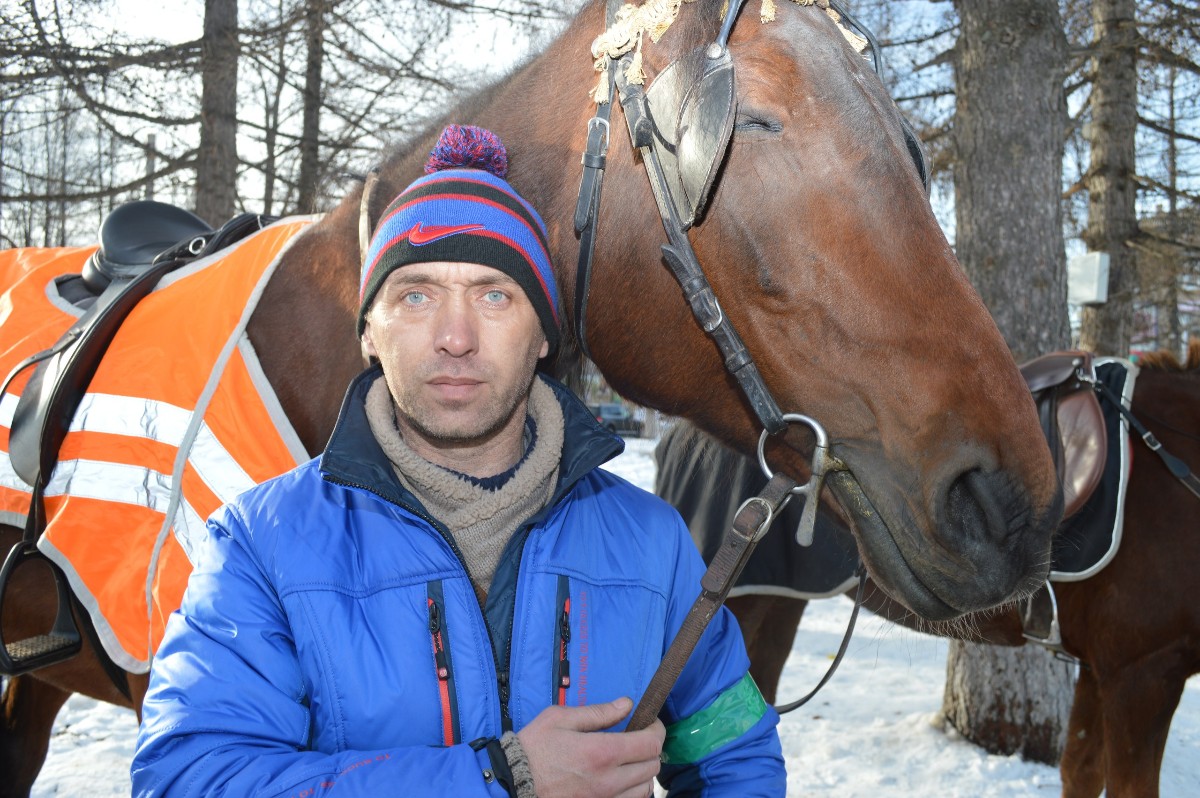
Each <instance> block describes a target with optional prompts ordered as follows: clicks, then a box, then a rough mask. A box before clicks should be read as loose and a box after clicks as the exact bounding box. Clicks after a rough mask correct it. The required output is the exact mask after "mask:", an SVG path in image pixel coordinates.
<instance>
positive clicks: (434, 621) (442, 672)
mask: <svg viewBox="0 0 1200 798" xmlns="http://www.w3.org/2000/svg"><path fill="white" fill-rule="evenodd" d="M429 633H430V634H431V635H432V636H433V659H434V662H435V664H436V665H437V675H438V679H440V680H442V681H443V682H444V681H446V680H447V679H449V678H450V665H449V663H447V662H446V647H445V645H444V644H443V642H442V622H441V619H440V618H439V617H438V606H437V604H436V603H435V602H434V600H433V599H429Z"/></svg>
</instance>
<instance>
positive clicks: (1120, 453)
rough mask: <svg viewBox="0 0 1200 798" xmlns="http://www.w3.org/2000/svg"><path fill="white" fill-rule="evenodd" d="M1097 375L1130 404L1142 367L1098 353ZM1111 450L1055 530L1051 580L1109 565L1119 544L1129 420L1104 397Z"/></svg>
mask: <svg viewBox="0 0 1200 798" xmlns="http://www.w3.org/2000/svg"><path fill="white" fill-rule="evenodd" d="M1095 368H1096V379H1098V380H1100V381H1101V382H1103V383H1104V384H1105V385H1107V386H1108V387H1109V389H1110V390H1112V392H1113V393H1114V394H1115V395H1117V396H1119V397H1121V401H1122V403H1123V404H1124V405H1125V407H1126V408H1129V406H1130V403H1131V401H1132V399H1133V386H1134V383H1135V382H1136V380H1137V374H1138V368H1137V366H1135V365H1134V364H1133V363H1131V362H1129V361H1128V360H1124V359H1121V358H1096V360H1095ZM1100 409H1101V410H1102V411H1103V413H1104V429H1105V432H1106V434H1107V436H1108V452H1107V457H1106V459H1105V462H1104V473H1103V475H1102V476H1101V478H1100V484H1099V485H1097V486H1096V489H1095V491H1094V492H1093V493H1092V496H1091V498H1090V499H1088V501H1087V503H1086V504H1085V505H1084V506H1083V507H1082V508H1081V509H1080V510H1079V512H1077V513H1076V514H1075V515H1073V516H1071V517H1070V518H1068V519H1066V520H1065V521H1063V523H1062V525H1061V526H1059V528H1058V532H1057V533H1056V534H1055V536H1054V544H1053V555H1052V561H1051V570H1050V580H1051V581H1053V582H1075V581H1078V580H1080V579H1087V578H1088V577H1089V576H1093V575H1094V574H1096V572H1098V571H1099V570H1100V569H1101V568H1103V567H1104V566H1106V565H1108V563H1109V562H1110V561H1111V560H1112V558H1113V556H1114V555H1116V553H1117V549H1118V548H1119V547H1120V545H1121V528H1122V526H1123V523H1124V520H1125V488H1126V486H1127V484H1128V482H1129V469H1130V461H1131V457H1132V452H1131V448H1130V446H1131V445H1130V441H1129V425H1128V424H1127V423H1126V422H1125V420H1124V419H1122V418H1121V414H1120V412H1119V411H1118V410H1117V408H1115V407H1113V406H1112V403H1111V402H1108V401H1104V400H1101V402H1100Z"/></svg>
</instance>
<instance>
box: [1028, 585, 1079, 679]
mask: <svg viewBox="0 0 1200 798" xmlns="http://www.w3.org/2000/svg"><path fill="white" fill-rule="evenodd" d="M1047 614H1049V616H1050V624H1049V626H1044V622H1045V617H1046V615H1047ZM1043 632H1044V634H1043ZM1021 634H1022V636H1023V637H1024V638H1025V639H1026V640H1028V641H1029V642H1031V643H1037V644H1038V645H1039V646H1041V647H1042V648H1045V649H1046V650H1047V651H1049V652H1050V653H1051V654H1053V655H1054V658H1055V659H1057V660H1062V661H1063V662H1072V663H1075V662H1079V658H1078V657H1076V656H1074V655H1073V654H1070V653H1069V652H1068V651H1067V650H1066V649H1065V648H1063V639H1062V629H1061V628H1060V627H1059V625H1058V599H1057V598H1056V597H1055V595H1054V585H1052V584H1051V583H1050V580H1046V584H1045V586H1044V587H1043V588H1042V589H1040V590H1038V591H1037V592H1036V593H1034V594H1033V595H1032V596H1030V597H1029V598H1027V599H1026V600H1025V611H1024V612H1023V613H1022V614H1021Z"/></svg>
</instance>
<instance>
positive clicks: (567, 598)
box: [551, 575, 571, 706]
mask: <svg viewBox="0 0 1200 798" xmlns="http://www.w3.org/2000/svg"><path fill="white" fill-rule="evenodd" d="M556 606H557V607H558V613H557V618H556V621H557V623H556V624H555V625H556V626H557V627H558V636H557V644H558V645H557V648H558V656H557V657H555V663H554V693H553V696H552V698H551V702H552V703H555V704H558V705H559V706H566V704H567V688H568V687H570V686H571V661H570V659H569V658H568V656H567V654H568V644H569V643H570V642H571V592H570V582H569V581H568V579H567V577H566V576H561V575H560V576H559V577H558V601H557V602H556Z"/></svg>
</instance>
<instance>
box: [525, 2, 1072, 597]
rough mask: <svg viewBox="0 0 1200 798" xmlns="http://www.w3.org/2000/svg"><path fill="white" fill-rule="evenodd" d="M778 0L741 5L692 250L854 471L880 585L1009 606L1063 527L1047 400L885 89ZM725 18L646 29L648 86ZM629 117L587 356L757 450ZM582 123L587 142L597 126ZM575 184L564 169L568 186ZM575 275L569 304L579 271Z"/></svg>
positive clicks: (619, 148) (785, 400)
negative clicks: (719, 132)
mask: <svg viewBox="0 0 1200 798" xmlns="http://www.w3.org/2000/svg"><path fill="white" fill-rule="evenodd" d="M598 5H599V6H603V3H600V4H598ZM735 5H736V4H735ZM778 5H779V8H778V10H777V18H776V19H775V20H774V21H773V22H770V23H769V24H760V22H759V21H758V20H755V19H752V18H749V17H750V16H751V14H750V11H748V10H747V11H744V12H743V13H742V19H741V20H740V21H739V22H737V24H736V25H735V26H734V27H733V29H732V35H731V36H730V38H729V41H728V50H729V53H730V55H731V56H732V63H733V65H734V70H735V81H734V86H735V88H734V94H735V97H736V102H735V115H734V117H733V129H732V135H731V137H730V140H729V143H728V146H727V147H726V148H725V149H724V151H720V152H716V153H714V156H713V157H715V158H717V159H719V160H718V162H717V164H716V166H717V167H718V168H719V171H717V172H716V173H715V180H714V183H713V186H712V190H711V196H709V197H708V203H707V207H706V209H704V211H703V213H702V215H701V216H700V217H699V218H698V219H697V222H698V223H697V224H696V225H695V226H694V227H692V229H691V230H690V232H689V234H688V235H689V238H690V241H691V244H692V246H693V248H694V250H695V252H696V254H697V256H698V259H699V262H700V263H701V264H702V265H703V268H704V271H705V273H706V275H707V277H708V279H709V281H710V282H711V284H712V286H713V288H714V290H715V293H716V296H717V297H718V299H719V301H720V304H721V307H722V309H723V312H724V314H726V315H727V316H728V318H729V319H730V320H731V321H732V323H733V325H734V327H735V328H736V329H737V331H738V332H739V333H740V335H741V337H742V339H743V340H744V341H745V343H746V346H747V348H748V350H749V351H750V353H751V354H752V355H753V357H754V358H755V360H756V362H757V365H758V368H759V370H760V371H761V373H762V375H763V377H764V379H765V382H766V385H767V386H768V388H769V390H770V391H771V393H772V394H773V395H774V397H775V399H776V401H777V402H778V404H779V406H780V408H781V409H782V410H783V412H785V413H803V414H805V415H807V416H811V417H813V418H815V419H817V420H818V421H819V422H821V424H823V425H824V426H825V428H826V430H827V431H828V434H829V437H830V442H831V446H832V453H833V455H834V456H835V457H836V458H837V460H839V461H840V463H841V464H842V465H843V466H844V470H840V471H837V472H836V473H835V474H834V475H833V476H832V477H831V479H830V484H829V486H830V488H831V492H832V494H833V496H834V497H835V498H836V500H837V502H838V504H840V506H841V511H842V513H843V514H844V516H845V517H846V518H847V519H848V520H849V521H850V523H851V524H852V526H853V528H854V530H855V533H856V535H857V538H858V544H859V548H860V551H861V554H862V557H863V559H864V561H865V563H866V565H867V567H868V568H869V570H870V572H871V573H872V575H873V576H874V578H875V579H876V580H877V581H878V582H879V584H881V585H882V586H884V587H885V588H886V589H887V590H889V591H890V592H891V593H893V594H894V595H895V596H896V597H898V598H899V599H901V600H902V601H903V602H904V603H906V604H907V605H909V606H910V607H911V608H912V609H914V610H915V611H917V612H918V613H919V614H921V615H923V616H926V617H928V618H931V619H944V618H950V617H954V616H956V615H958V614H960V613H963V612H967V611H971V610H977V609H981V608H984V607H989V606H992V605H995V604H998V603H1001V602H1004V601H1005V600H1007V599H1009V598H1010V597H1011V596H1012V595H1013V594H1014V593H1017V592H1021V591H1026V590H1029V589H1031V588H1032V587H1033V586H1035V585H1036V584H1037V583H1038V582H1040V580H1041V579H1042V578H1044V576H1045V573H1046V568H1047V565H1048V556H1049V540H1050V534H1051V532H1052V530H1053V529H1054V527H1055V525H1056V523H1057V521H1058V518H1059V514H1060V505H1061V499H1060V494H1059V490H1058V486H1057V481H1056V478H1055V475H1054V468H1053V463H1052V462H1051V459H1050V457H1049V455H1048V452H1047V449H1046V445H1045V443H1044V441H1043V439H1042V436H1041V434H1040V432H1039V429H1038V425H1037V422H1036V417H1035V412H1034V407H1033V404H1032V402H1031V400H1030V397H1029V394H1028V391H1027V390H1026V388H1025V385H1024V382H1023V381H1022V379H1021V377H1020V374H1019V373H1018V371H1017V367H1016V364H1015V363H1014V361H1013V359H1012V356H1011V354H1010V352H1009V350H1008V348H1007V346H1006V345H1005V342H1004V340H1003V338H1002V337H1001V335H1000V333H999V331H998V330H997V328H996V326H995V324H994V323H993V321H992V319H991V318H990V316H989V315H988V312H987V310H986V309H985V308H984V305H983V303H982V301H981V300H980V298H979V296H978V295H977V294H976V292H975V291H974V290H973V289H972V287H971V285H970V284H969V282H968V281H967V278H966V275H965V274H964V272H963V269H962V267H961V266H960V265H959V263H958V262H957V260H956V258H955V256H954V253H953V251H952V249H951V247H950V245H949V244H948V242H947V241H946V238H945V236H944V234H943V233H942V231H941V229H940V228H939V226H938V224H937V221H936V220H935V218H934V215H933V212H932V210H931V208H930V205H929V202H928V199H927V195H926V193H925V189H924V186H923V184H922V175H921V174H919V172H918V170H917V169H916V168H915V165H914V163H913V157H912V149H911V146H910V145H911V144H912V142H911V141H910V140H909V139H908V138H907V136H906V131H905V127H904V123H903V120H902V118H901V116H900V113H899V112H898V110H897V108H896V106H895V104H894V103H893V101H892V100H891V99H890V97H889V96H888V93H887V91H886V89H885V88H884V87H883V85H882V83H881V82H880V80H879V78H878V77H877V75H876V74H875V73H874V72H873V71H872V69H871V68H870V66H869V64H868V63H867V62H866V61H865V60H864V58H863V56H862V55H861V54H860V53H859V52H858V51H856V49H855V48H854V47H853V46H852V45H851V44H850V43H849V41H848V40H847V37H846V36H844V35H843V31H842V30H840V29H839V26H838V24H836V23H835V22H834V20H833V19H832V18H831V16H829V15H827V14H826V13H825V12H824V11H823V10H822V9H820V8H816V7H799V6H797V5H794V4H792V3H784V2H781V3H779V4H778ZM719 6H720V3H718V2H715V0H714V2H697V3H695V4H693V5H685V6H683V8H682V10H681V12H680V14H679V16H678V18H677V19H676V20H675V22H674V23H673V26H672V27H671V28H670V29H669V30H667V31H666V33H665V35H663V36H662V38H661V40H660V41H659V42H658V43H657V44H652V43H651V42H650V41H649V38H648V36H647V39H646V41H644V42H643V44H642V47H641V48H640V51H641V54H642V67H643V69H644V71H645V73H646V78H647V80H646V82H647V85H648V87H649V88H648V90H647V91H648V92H650V93H652V92H654V81H655V79H656V78H657V77H658V76H659V75H661V74H664V70H666V69H668V65H671V64H674V63H676V62H677V61H678V60H679V59H681V58H684V57H686V55H687V54H688V53H689V52H693V51H695V49H696V48H698V47H703V46H704V45H705V43H706V42H711V41H713V39H714V38H716V35H717V28H718V27H719V25H720V22H721V16H720V10H719ZM590 11H591V13H590V14H585V15H584V24H587V25H589V26H593V27H592V28H591V29H592V30H599V29H601V28H602V27H603V26H602V25H601V15H600V11H601V9H600V8H597V7H593V8H592V9H591V10H590ZM578 24H579V23H577V26H578ZM566 38H567V39H570V34H568V36H567V37H566ZM560 55H561V54H560ZM562 57H565V56H562ZM574 57H575V58H577V59H580V58H582V59H583V60H587V58H586V57H584V56H583V55H582V54H579V53H575V54H574ZM562 68H563V69H564V70H565V69H566V67H562ZM570 68H571V69H574V68H575V67H574V65H573V64H572V65H571V67H570ZM555 80H556V82H560V83H561V82H562V81H563V80H564V79H563V78H561V77H559V78H555ZM593 81H594V79H593ZM575 85H578V84H575ZM576 91H577V92H578V89H576ZM580 103H581V104H582V98H581V100H580ZM589 110H590V109H589ZM531 112H532V111H531ZM574 116H576V117H580V114H579V112H578V111H576V112H575V114H574ZM621 116H622V113H621V109H620V108H616V109H614V110H613V112H612V120H613V122H612V140H611V146H610V150H609V152H608V164H607V170H606V173H605V177H604V181H605V184H604V198H603V201H602V205H601V208H600V211H599V229H598V233H597V241H598V244H597V249H596V255H595V267H594V273H593V275H592V278H591V280H592V287H591V293H592V297H591V299H590V301H589V306H588V311H587V314H588V315H587V337H588V341H587V343H588V344H589V347H590V353H591V355H592V357H593V359H594V361H595V362H596V363H597V365H598V366H599V367H600V369H601V371H602V372H603V373H604V375H605V377H606V378H607V379H608V381H609V383H610V384H612V385H613V386H615V387H616V388H617V389H618V390H620V391H621V392H622V393H623V394H625V395H626V396H628V397H630V398H632V399H634V400H636V401H638V402H641V403H643V404H645V405H649V406H651V407H655V408H659V409H661V410H663V411H665V412H668V413H672V414H677V415H683V416H686V417H688V418H690V419H692V420H693V421H695V422H696V423H697V424H698V425H700V426H701V427H703V428H705V429H707V430H708V431H710V432H712V433H713V434H715V435H717V436H718V437H719V438H721V439H723V440H725V441H727V442H730V443H731V444H732V445H734V446H735V447H737V448H740V449H741V450H742V451H744V452H747V453H749V452H752V451H753V450H754V447H755V444H756V442H757V441H758V438H759V433H760V431H761V427H760V426H759V424H758V422H757V421H756V419H755V415H754V413H753V412H752V411H751V408H750V406H749V404H748V403H747V401H746V400H745V399H744V398H743V397H742V396H741V394H740V393H739V391H738V390H737V386H736V384H735V383H734V381H733V380H732V379H731V378H730V377H729V375H728V373H727V372H726V370H725V368H724V365H723V362H722V359H721V356H720V354H719V352H718V351H717V348H716V347H715V346H713V344H712V342H711V341H710V340H708V339H707V338H706V336H705V335H704V333H703V332H702V331H701V329H700V328H699V326H698V325H697V324H696V323H695V321H694V319H693V318H692V314H691V312H690V310H689V307H688V305H687V303H686V302H685V301H684V298H683V296H682V295H681V292H680V288H679V285H678V284H677V283H676V282H675V281H674V279H673V277H672V275H671V273H670V272H669V271H668V270H667V269H666V268H664V266H663V262H662V256H661V253H660V246H661V244H662V243H663V240H664V238H663V229H662V226H661V225H660V223H659V214H658V211H657V209H656V206H655V202H654V198H653V197H652V194H651V190H650V187H649V184H648V181H647V177H646V174H645V168H646V165H645V164H643V163H642V161H643V158H642V157H641V155H640V154H639V152H638V151H636V150H635V149H634V148H633V147H632V146H631V144H630V141H629V136H627V135H625V131H624V130H622V128H623V127H624V125H622V123H621V121H619V120H620V119H621ZM568 117H571V115H568ZM571 123H572V124H575V126H576V127H575V129H576V131H577V132H578V133H577V136H576V141H577V144H576V149H577V150H579V149H582V146H583V134H584V131H585V130H586V126H587V122H586V118H585V117H580V118H578V119H577V120H576V119H573V120H572V122H571ZM558 124H559V125H563V124H566V122H564V121H562V119H561V118H560V120H559V121H558ZM548 162H549V159H546V160H544V161H543V164H545V163H548ZM575 170H576V171H575V172H574V174H578V167H577V166H576V167H575ZM514 171H518V170H514ZM571 178H573V175H572V176H571ZM571 178H569V177H568V176H566V175H558V176H557V180H559V181H563V182H568V181H569V182H571V183H572V185H571V186H570V189H574V187H575V186H574V185H573V180H572V179H571ZM540 179H541V180H542V181H549V180H551V179H552V178H551V176H550V175H549V174H547V173H545V172H543V173H542V174H541V175H540ZM570 189H568V191H569V190H570ZM571 199H573V197H571ZM563 204H564V203H563V202H562V200H561V199H560V200H559V201H558V202H557V203H555V202H551V203H550V205H551V207H554V206H555V205H557V206H558V208H559V210H558V211H556V212H552V213H554V215H555V216H556V217H557V218H556V220H555V222H554V223H552V228H553V229H552V238H554V239H555V245H556V246H557V248H558V250H559V252H558V255H559V259H560V263H561V262H564V261H565V263H566V264H571V263H573V262H574V258H575V256H576V246H577V244H576V241H575V237H574V235H573V234H572V230H571V228H570V225H569V219H568V220H564V219H563V218H562V216H563V213H562V211H563V208H562V205H563ZM565 271H566V272H569V269H566V270H565ZM563 283H564V284H565V287H564V294H565V295H567V296H568V297H570V296H571V294H572V293H573V288H574V284H573V281H572V279H571V276H570V274H569V273H568V274H564V275H563ZM776 438H778V440H774V441H772V442H771V445H769V446H768V447H767V456H768V460H769V461H770V462H771V463H772V465H773V467H774V468H776V469H783V470H785V471H787V472H788V473H790V474H792V475H793V476H795V477H797V478H800V477H802V476H804V475H805V474H807V473H808V469H809V466H808V458H809V454H810V452H811V448H812V445H813V442H812V438H811V436H810V435H808V434H807V433H806V432H805V431H804V430H802V429H798V428H795V427H793V428H790V429H789V430H788V432H787V433H786V435H779V436H776Z"/></svg>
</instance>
